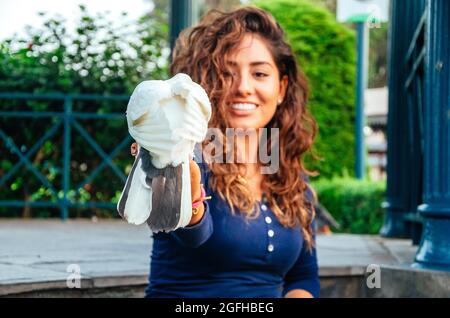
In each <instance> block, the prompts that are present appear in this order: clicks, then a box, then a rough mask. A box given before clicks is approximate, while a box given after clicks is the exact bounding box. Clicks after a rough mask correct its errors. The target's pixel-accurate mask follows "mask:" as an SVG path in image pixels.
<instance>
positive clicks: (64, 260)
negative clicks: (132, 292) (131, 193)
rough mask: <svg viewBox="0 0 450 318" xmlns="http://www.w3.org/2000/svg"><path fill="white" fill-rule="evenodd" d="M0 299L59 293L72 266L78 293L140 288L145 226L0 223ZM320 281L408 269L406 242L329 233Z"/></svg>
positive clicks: (145, 262)
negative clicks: (371, 267)
mask: <svg viewBox="0 0 450 318" xmlns="http://www.w3.org/2000/svg"><path fill="white" fill-rule="evenodd" d="M0 242H1V245H0V296H2V295H3V296H5V295H8V294H15V293H20V292H30V291H34V290H38V289H51V288H64V287H65V285H66V279H67V277H68V274H69V273H68V272H67V269H68V266H69V265H70V264H78V265H79V266H80V269H81V275H82V278H83V279H82V288H84V287H86V288H88V287H98V288H101V287H114V286H128V285H145V284H146V283H147V275H148V270H149V261H150V259H149V255H150V251H151V237H150V231H149V229H148V228H147V226H146V225H142V226H133V225H129V224H127V223H126V222H124V221H122V220H111V221H107V220H101V221H98V222H92V221H89V220H73V221H72V220H71V221H67V222H61V221H59V220H51V221H49V220H30V221H23V220H2V221H0ZM317 246H318V257H319V265H320V275H321V278H324V277H336V276H349V275H350V276H351V275H364V273H365V269H366V267H367V265H368V264H390V265H403V264H410V263H411V262H412V261H413V259H414V255H415V252H416V249H417V247H414V246H412V245H411V241H410V240H400V239H382V238H380V237H378V236H364V235H348V234H333V235H319V236H318V238H317Z"/></svg>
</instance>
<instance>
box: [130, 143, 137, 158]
mask: <svg viewBox="0 0 450 318" xmlns="http://www.w3.org/2000/svg"><path fill="white" fill-rule="evenodd" d="M137 151H138V148H137V143H135V142H133V143H132V144H131V147H130V152H131V155H132V156H133V157H135V156H136V155H137Z"/></svg>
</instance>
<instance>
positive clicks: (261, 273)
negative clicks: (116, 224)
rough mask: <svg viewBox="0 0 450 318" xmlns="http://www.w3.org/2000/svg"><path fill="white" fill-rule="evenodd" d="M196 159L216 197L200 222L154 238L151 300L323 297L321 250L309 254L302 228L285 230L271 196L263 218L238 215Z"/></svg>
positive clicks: (262, 206) (263, 206)
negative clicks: (298, 292) (295, 292)
mask: <svg viewBox="0 0 450 318" xmlns="http://www.w3.org/2000/svg"><path fill="white" fill-rule="evenodd" d="M194 159H195V160H196V161H197V163H199V166H200V169H201V172H202V175H201V178H202V183H203V184H204V185H205V190H206V193H207V195H212V199H211V200H208V201H205V202H204V204H205V213H204V216H203V217H202V219H201V220H200V222H199V223H197V224H195V225H193V226H188V227H185V228H180V229H177V230H176V231H173V232H169V233H164V232H159V233H154V234H153V249H152V255H151V266H150V275H149V285H148V287H147V288H146V290H145V297H185V298H190V297H205V298H207V297H229V298H235V297H261V298H263V297H282V296H284V295H285V294H286V293H287V292H288V291H290V290H292V289H304V290H307V291H309V292H310V293H311V294H312V295H313V296H314V297H318V296H319V289H320V285H319V276H318V266H317V256H316V250H315V248H313V250H312V252H308V251H307V250H306V247H305V241H304V240H303V237H302V234H301V230H300V227H297V228H292V229H291V228H286V227H283V225H282V224H281V223H279V222H278V220H277V218H276V217H275V215H274V214H273V212H272V211H271V210H270V208H269V206H268V205H266V204H265V203H266V200H265V198H263V200H262V202H259V205H260V210H261V214H260V215H259V217H258V218H256V219H252V220H246V219H245V216H243V215H242V214H240V213H239V212H238V210H237V209H235V211H236V213H235V215H232V214H231V210H230V208H229V206H228V205H227V203H226V202H225V201H223V200H221V198H220V197H219V196H218V195H215V193H213V192H212V191H211V190H210V188H209V186H208V180H209V175H210V172H209V169H208V165H207V164H206V163H201V162H199V160H197V158H194ZM307 195H308V197H309V199H311V197H310V195H311V194H307Z"/></svg>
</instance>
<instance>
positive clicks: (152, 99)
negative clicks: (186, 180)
mask: <svg viewBox="0 0 450 318" xmlns="http://www.w3.org/2000/svg"><path fill="white" fill-rule="evenodd" d="M210 118H211V104H210V102H209V98H208V95H207V94H206V92H205V90H204V89H203V88H202V87H201V86H200V85H199V84H197V83H195V82H193V81H192V80H191V78H190V77H189V76H188V75H186V74H181V73H180V74H177V75H175V76H174V77H172V78H170V79H168V80H165V81H162V80H153V81H144V82H142V83H140V84H139V85H138V86H137V87H136V88H135V90H134V92H133V94H132V95H131V97H130V101H129V103H128V107H127V122H128V130H129V132H130V135H131V136H132V137H133V138H134V139H135V140H136V142H137V143H138V144H139V145H140V146H142V147H143V148H144V149H146V150H147V151H149V153H150V155H151V156H152V163H153V164H154V166H155V167H157V168H160V169H161V168H164V167H166V166H168V165H172V166H177V165H179V164H180V163H182V162H186V160H188V158H190V157H192V153H193V149H194V146H195V144H196V143H199V142H201V141H203V139H204V138H205V136H206V132H207V128H208V121H209V119H210Z"/></svg>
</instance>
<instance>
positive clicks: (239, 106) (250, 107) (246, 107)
mask: <svg viewBox="0 0 450 318" xmlns="http://www.w3.org/2000/svg"><path fill="white" fill-rule="evenodd" d="M231 108H233V109H241V110H253V109H255V108H256V105H255V104H241V103H239V104H233V105H231Z"/></svg>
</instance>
